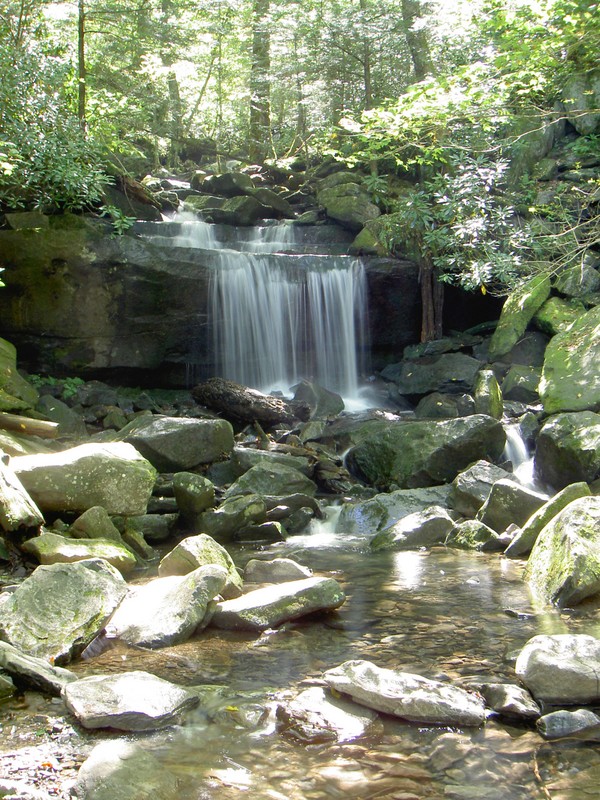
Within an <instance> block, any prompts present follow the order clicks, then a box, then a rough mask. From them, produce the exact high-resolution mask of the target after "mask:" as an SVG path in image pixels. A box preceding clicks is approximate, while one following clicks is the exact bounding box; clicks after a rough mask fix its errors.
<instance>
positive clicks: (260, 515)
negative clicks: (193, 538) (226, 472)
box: [201, 494, 267, 540]
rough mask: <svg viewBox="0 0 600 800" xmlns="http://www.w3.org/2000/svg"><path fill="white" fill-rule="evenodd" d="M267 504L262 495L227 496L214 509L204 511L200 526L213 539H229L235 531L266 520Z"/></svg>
mask: <svg viewBox="0 0 600 800" xmlns="http://www.w3.org/2000/svg"><path fill="white" fill-rule="evenodd" d="M266 514H267V506H266V503H265V501H264V500H263V498H262V497H259V496H258V495H253V494H244V495H241V496H239V497H228V498H226V499H225V501H224V502H223V503H221V505H220V506H219V507H218V508H217V509H215V510H214V511H205V512H204V514H202V516H201V526H202V528H203V530H204V531H206V533H207V534H208V535H209V536H212V537H213V538H214V539H217V540H220V539H225V540H230V539H231V538H232V537H233V535H234V534H235V533H237V531H239V530H241V529H242V528H247V527H248V526H249V525H255V524H261V523H262V522H265V521H266Z"/></svg>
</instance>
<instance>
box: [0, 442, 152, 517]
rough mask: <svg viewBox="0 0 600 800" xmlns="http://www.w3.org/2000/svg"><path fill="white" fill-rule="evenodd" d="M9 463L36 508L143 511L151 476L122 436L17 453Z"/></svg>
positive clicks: (144, 461)
mask: <svg viewBox="0 0 600 800" xmlns="http://www.w3.org/2000/svg"><path fill="white" fill-rule="evenodd" d="M11 467H12V468H13V470H14V471H15V473H16V474H17V477H18V478H19V480H20V481H21V483H22V484H23V486H24V487H25V489H26V490H27V491H28V492H29V494H30V495H31V496H32V498H33V499H34V500H35V502H36V503H37V505H38V506H39V507H40V509H41V510H42V511H78V512H82V511H86V510H87V509H88V508H91V507H92V506H103V508H105V509H106V511H107V512H108V513H109V514H123V515H126V516H128V515H135V514H143V513H145V511H146V507H147V505H148V500H149V498H150V495H151V494H152V489H153V486H154V481H155V480H156V471H155V469H154V467H153V466H152V465H151V464H150V463H149V462H148V461H146V459H145V458H143V457H142V456H141V455H140V454H139V453H138V452H137V450H136V449H135V448H134V447H132V446H131V445H129V444H125V443H124V442H115V443H111V444H82V445H79V446H78V447H73V448H71V449H70V450H64V451H63V452H61V453H44V454H39V455H32V456H19V457H17V458H13V459H12V461H11Z"/></svg>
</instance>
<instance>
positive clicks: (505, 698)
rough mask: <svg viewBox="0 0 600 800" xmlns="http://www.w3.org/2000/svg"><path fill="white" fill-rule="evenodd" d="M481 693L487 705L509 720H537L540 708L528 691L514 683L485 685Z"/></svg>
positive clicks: (481, 687) (480, 689) (481, 688)
mask: <svg viewBox="0 0 600 800" xmlns="http://www.w3.org/2000/svg"><path fill="white" fill-rule="evenodd" d="M479 691H480V692H481V694H482V695H483V698H484V700H485V702H486V703H487V705H488V706H489V707H490V708H491V709H493V710H494V711H495V712H496V713H497V714H499V715H500V716H501V717H507V718H508V719H522V720H527V719H537V718H538V717H539V716H540V713H541V712H540V707H539V706H538V704H537V703H536V702H535V700H534V699H533V697H532V696H531V695H530V694H529V692H528V691H527V690H526V689H523V688H522V687H521V686H515V684H512V683H484V684H483V685H482V686H480V688H479Z"/></svg>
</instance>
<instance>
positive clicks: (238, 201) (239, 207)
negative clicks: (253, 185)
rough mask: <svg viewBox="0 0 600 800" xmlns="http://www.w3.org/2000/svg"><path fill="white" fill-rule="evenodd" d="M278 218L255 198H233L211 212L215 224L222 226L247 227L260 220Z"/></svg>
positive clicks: (270, 209)
mask: <svg viewBox="0 0 600 800" xmlns="http://www.w3.org/2000/svg"><path fill="white" fill-rule="evenodd" d="M273 216H278V214H277V213H276V212H274V211H273V209H272V208H269V207H268V206H264V205H263V204H262V203H261V202H259V201H258V200H257V199H256V198H255V197H250V196H243V197H232V198H230V199H229V200H226V201H225V202H224V203H223V205H222V206H221V208H219V209H217V208H215V209H214V210H211V217H212V220H213V222H216V223H219V224H221V225H233V226H234V227H237V226H238V225H239V226H241V227H246V226H248V225H254V224H255V223H256V222H258V220H259V219H268V218H270V217H273Z"/></svg>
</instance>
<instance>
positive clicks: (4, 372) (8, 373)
mask: <svg viewBox="0 0 600 800" xmlns="http://www.w3.org/2000/svg"><path fill="white" fill-rule="evenodd" d="M0 388H2V389H3V390H4V391H5V392H6V393H7V394H9V395H11V396H12V397H15V398H17V399H18V400H21V401H22V403H23V405H24V407H25V408H35V406H36V405H37V402H38V400H39V395H38V391H37V389H35V387H33V386H32V385H31V384H30V383H29V381H27V380H25V378H23V377H22V376H21V374H20V373H19V371H18V369H17V348H16V347H15V346H14V345H13V344H11V342H7V341H6V339H0ZM5 410H9V409H5Z"/></svg>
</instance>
